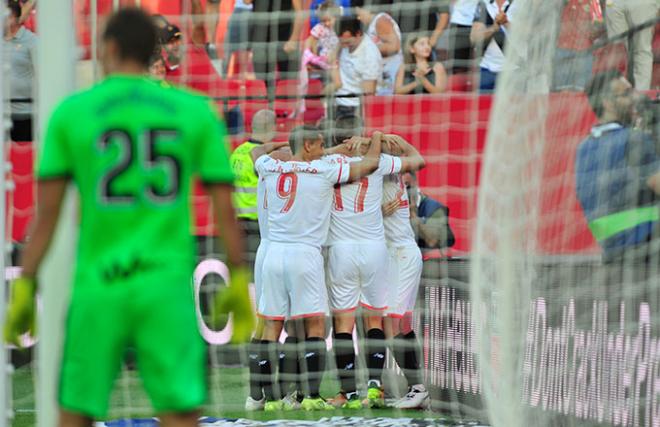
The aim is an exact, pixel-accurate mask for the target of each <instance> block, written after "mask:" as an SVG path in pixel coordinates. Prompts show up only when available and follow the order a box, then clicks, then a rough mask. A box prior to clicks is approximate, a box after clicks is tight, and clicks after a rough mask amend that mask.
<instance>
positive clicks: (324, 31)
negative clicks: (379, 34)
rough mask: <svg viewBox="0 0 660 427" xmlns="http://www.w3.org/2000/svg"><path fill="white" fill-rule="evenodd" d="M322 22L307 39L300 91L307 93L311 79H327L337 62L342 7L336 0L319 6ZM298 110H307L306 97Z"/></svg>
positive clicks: (328, 0) (330, 0)
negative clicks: (337, 26) (336, 29)
mask: <svg viewBox="0 0 660 427" xmlns="http://www.w3.org/2000/svg"><path fill="white" fill-rule="evenodd" d="M318 9H319V10H318V15H319V17H320V18H321V22H319V23H318V24H316V25H315V26H314V27H313V28H312V30H311V31H310V33H309V37H307V40H305V44H304V47H303V49H304V50H303V59H302V66H301V67H300V93H301V94H302V95H305V94H307V87H308V83H309V79H316V80H327V77H328V73H327V70H329V69H330V67H331V65H332V64H334V63H335V62H336V55H337V48H338V46H339V38H338V37H337V33H335V24H336V22H337V18H338V17H339V16H340V15H341V9H340V8H339V7H337V6H336V5H335V2H334V0H325V1H324V2H323V3H321V4H320V5H319V7H318ZM296 110H297V112H299V113H303V112H304V111H305V99H304V98H301V100H300V105H299V106H298V107H297V108H296Z"/></svg>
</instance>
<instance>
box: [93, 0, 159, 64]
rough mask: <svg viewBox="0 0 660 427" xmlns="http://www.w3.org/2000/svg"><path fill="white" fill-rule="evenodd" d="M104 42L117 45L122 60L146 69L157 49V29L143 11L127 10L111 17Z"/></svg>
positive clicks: (104, 35) (104, 33)
mask: <svg viewBox="0 0 660 427" xmlns="http://www.w3.org/2000/svg"><path fill="white" fill-rule="evenodd" d="M103 40H104V41H108V40H114V41H115V43H117V47H118V48H119V56H120V58H121V59H123V60H133V61H137V62H138V63H140V64H142V65H144V66H145V67H146V66H148V65H149V61H150V59H151V57H152V55H153V53H154V51H155V49H156V41H157V35H156V27H155V26H154V24H153V20H152V19H151V18H150V17H149V15H147V14H146V13H144V11H142V10H141V9H137V8H125V9H121V10H119V11H118V12H117V13H115V14H114V15H112V16H111V17H110V19H109V20H108V23H107V24H106V27H105V31H104V32H103Z"/></svg>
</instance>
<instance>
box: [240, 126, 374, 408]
mask: <svg viewBox="0 0 660 427" xmlns="http://www.w3.org/2000/svg"><path fill="white" fill-rule="evenodd" d="M289 144H290V147H291V151H292V153H293V158H292V160H291V161H286V162H284V161H280V160H277V159H273V158H272V157H270V156H266V155H265V154H266V149H265V148H264V147H256V148H255V149H253V150H252V152H251V154H252V157H253V159H255V170H256V171H257V173H258V174H259V176H260V178H263V179H265V184H266V204H267V207H268V209H267V211H268V227H269V230H268V238H269V241H270V243H269V246H268V253H267V255H266V256H265V258H264V264H263V268H262V272H261V274H262V275H261V282H262V292H261V298H260V300H259V304H258V314H259V316H260V317H262V318H263V319H264V320H265V327H264V332H263V334H262V340H263V341H262V356H261V361H260V364H261V365H262V370H261V374H262V375H263V377H262V378H263V381H264V383H263V388H264V394H265V397H266V404H265V408H264V409H265V410H267V411H270V410H281V409H285V408H284V407H283V402H282V401H281V400H280V399H281V396H279V395H278V393H277V392H276V391H273V387H272V385H273V369H272V367H273V366H274V365H276V360H275V359H276V356H275V349H274V347H275V345H276V344H277V341H278V339H279V337H280V334H281V332H282V327H283V325H284V320H285V319H292V320H295V319H303V321H304V326H305V343H304V360H305V365H306V368H307V369H306V384H303V387H305V388H306V389H305V390H304V392H305V399H304V400H303V401H302V404H301V406H302V409H304V410H319V409H321V410H324V409H332V406H330V405H328V404H327V403H326V402H325V400H323V398H321V396H320V395H319V388H320V383H321V378H322V376H323V372H324V371H325V353H326V348H325V340H324V337H325V316H326V314H327V311H328V307H327V304H328V303H327V290H326V287H325V272H324V268H323V256H322V255H321V245H322V244H323V243H324V242H325V241H326V240H327V235H328V228H329V226H330V210H331V207H332V196H333V193H334V186H335V185H337V184H341V183H346V182H351V181H355V180H359V179H361V178H362V177H364V176H366V175H368V174H370V173H372V172H373V171H374V170H376V168H377V167H378V162H379V156H380V146H381V134H380V133H376V134H374V137H373V138H372V145H371V147H370V149H369V151H368V152H367V154H366V155H365V157H364V159H363V160H362V161H359V162H354V163H351V164H350V165H349V164H344V163H334V164H331V163H329V162H326V161H323V160H320V159H321V157H322V156H323V155H324V154H325V150H324V149H323V136H322V134H321V131H320V130H319V129H318V128H316V127H313V126H302V127H298V128H296V129H294V130H293V131H292V132H291V135H290V137H289Z"/></svg>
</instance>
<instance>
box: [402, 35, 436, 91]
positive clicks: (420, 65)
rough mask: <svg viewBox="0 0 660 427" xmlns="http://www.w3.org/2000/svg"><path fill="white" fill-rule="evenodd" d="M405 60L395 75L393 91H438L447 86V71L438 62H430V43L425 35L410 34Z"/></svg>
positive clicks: (405, 50)
mask: <svg viewBox="0 0 660 427" xmlns="http://www.w3.org/2000/svg"><path fill="white" fill-rule="evenodd" d="M404 58H405V62H404V63H403V64H402V65H401V67H399V72H398V73H397V75H396V84H395V86H394V93H396V94H407V93H440V92H443V91H444V90H445V89H446V87H447V72H446V71H445V67H444V66H443V65H442V64H441V63H440V62H435V63H430V62H429V61H430V59H431V44H430V43H429V38H428V37H427V36H425V35H422V36H419V35H412V36H410V37H409V38H408V41H407V42H406V47H405V49H404Z"/></svg>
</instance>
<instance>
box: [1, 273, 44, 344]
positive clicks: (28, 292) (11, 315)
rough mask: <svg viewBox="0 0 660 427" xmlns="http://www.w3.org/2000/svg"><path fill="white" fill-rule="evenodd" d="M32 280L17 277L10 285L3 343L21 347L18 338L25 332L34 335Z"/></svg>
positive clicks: (34, 302)
mask: <svg viewBox="0 0 660 427" xmlns="http://www.w3.org/2000/svg"><path fill="white" fill-rule="evenodd" d="M36 289H37V284H36V282H35V280H34V279H28V278H26V277H19V278H18V279H16V280H14V281H13V282H12V284H11V299H10V300H9V304H8V305H7V317H6V319H5V330H4V333H5V342H8V343H11V344H14V345H16V346H17V347H21V343H20V340H19V338H20V337H21V335H23V334H25V333H26V332H30V333H31V334H32V335H34V333H35V312H36V300H35V293H36Z"/></svg>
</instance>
